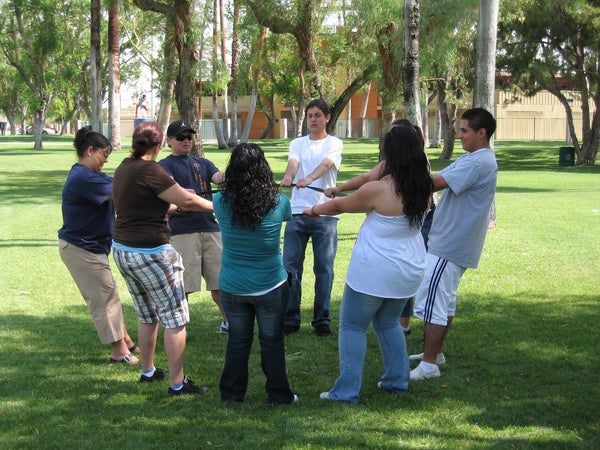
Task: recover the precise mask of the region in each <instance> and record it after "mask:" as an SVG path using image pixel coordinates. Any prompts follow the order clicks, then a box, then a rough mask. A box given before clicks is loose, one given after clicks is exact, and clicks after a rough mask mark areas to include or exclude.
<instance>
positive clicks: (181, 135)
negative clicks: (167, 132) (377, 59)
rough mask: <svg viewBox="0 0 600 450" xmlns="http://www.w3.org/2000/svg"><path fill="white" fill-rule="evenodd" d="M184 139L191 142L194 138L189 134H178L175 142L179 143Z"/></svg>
mask: <svg viewBox="0 0 600 450" xmlns="http://www.w3.org/2000/svg"><path fill="white" fill-rule="evenodd" d="M186 139H187V140H188V141H191V140H193V139H194V137H193V136H192V135H191V134H180V135H179V136H175V140H176V141H179V142H182V141H185V140H186Z"/></svg>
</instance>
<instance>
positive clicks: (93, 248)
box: [58, 128, 139, 364]
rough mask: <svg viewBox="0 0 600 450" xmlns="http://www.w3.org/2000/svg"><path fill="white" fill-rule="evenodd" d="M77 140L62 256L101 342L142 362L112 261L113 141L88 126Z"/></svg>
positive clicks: (114, 356) (65, 197)
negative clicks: (106, 168) (109, 166)
mask: <svg viewBox="0 0 600 450" xmlns="http://www.w3.org/2000/svg"><path fill="white" fill-rule="evenodd" d="M73 145H74V146H75V149H76V150H77V157H78V161H77V163H75V164H74V165H73V167H71V171H70V172H69V176H68V177H67V181H66V182H65V185H64V187H63V192H62V215H63V226H62V228H61V229H60V230H58V238H59V241H58V244H59V251H60V257H61V259H62V260H63V262H64V263H65V265H66V266H67V268H68V269H69V272H70V273H71V276H72V277H73V280H75V283H76V284H77V287H78V288H79V291H80V292H81V295H83V298H84V299H85V302H86V303H87V307H88V310H89V312H90V316H91V317H92V320H93V321H94V326H95V327H96V331H97V332H98V337H99V338H100V342H101V343H102V344H110V345H111V346H112V353H111V355H110V361H111V362H121V363H127V364H137V363H138V362H139V359H138V358H137V357H136V356H134V355H133V353H135V352H138V353H139V349H138V348H137V346H136V345H135V344H134V343H133V341H132V340H131V338H130V337H129V334H128V333H127V330H126V328H125V322H124V320H123V311H122V308H121V300H120V297H119V290H118V289H117V283H116V282H115V279H114V277H113V274H112V272H111V270H110V265H109V261H108V255H109V253H110V248H111V243H112V236H113V229H114V223H115V207H114V204H113V201H112V186H113V180H112V178H111V177H109V176H108V175H106V174H105V173H104V172H102V171H101V170H102V166H103V165H104V163H105V162H106V160H107V159H108V155H110V151H111V146H110V141H109V140H108V139H106V137H104V136H103V135H101V134H100V133H96V132H93V131H91V130H90V129H89V128H82V129H80V130H79V131H77V134H76V135H75V141H74V143H73Z"/></svg>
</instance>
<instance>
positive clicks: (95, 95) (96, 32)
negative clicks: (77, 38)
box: [90, 0, 104, 133]
mask: <svg viewBox="0 0 600 450" xmlns="http://www.w3.org/2000/svg"><path fill="white" fill-rule="evenodd" d="M90 22H91V38H90V44H91V50H90V60H91V64H90V68H91V80H92V117H91V118H90V121H91V122H92V130H93V131H96V132H98V133H102V132H103V131H104V130H103V129H102V128H103V126H102V70H101V67H102V59H101V53H100V48H101V47H100V0H91V19H90Z"/></svg>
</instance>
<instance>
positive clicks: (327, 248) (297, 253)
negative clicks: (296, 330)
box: [282, 216, 338, 327]
mask: <svg viewBox="0 0 600 450" xmlns="http://www.w3.org/2000/svg"><path fill="white" fill-rule="evenodd" d="M337 221H338V219H336V218H335V217H327V216H321V217H317V218H314V217H306V216H293V217H292V220H290V221H289V222H288V223H287V225H286V227H285V234H284V239H283V265H284V266H285V270H286V271H287V273H288V283H287V285H286V287H285V288H284V291H283V294H282V295H283V297H284V298H285V299H286V301H287V310H286V314H285V324H286V325H291V326H294V327H299V326H300V322H301V320H302V316H301V314H300V302H301V300H302V272H303V267H304V256H305V253H306V245H307V244H308V239H309V238H310V239H312V247H313V254H314V264H313V266H314V269H313V271H314V273H315V302H314V314H313V320H312V322H311V324H312V326H313V327H316V326H318V325H322V324H326V325H330V324H331V318H330V317H329V304H330V302H331V288H332V286H333V263H334V260H335V253H336V252H337Z"/></svg>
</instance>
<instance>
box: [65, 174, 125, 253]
mask: <svg viewBox="0 0 600 450" xmlns="http://www.w3.org/2000/svg"><path fill="white" fill-rule="evenodd" d="M112 181H113V180H112V178H111V177H109V176H108V175H106V174H105V173H104V172H92V171H91V170H90V169H88V168H87V167H85V166H82V165H81V164H74V165H73V167H71V171H70V172H69V176H68V177H67V181H66V182H65V186H64V187H63V192H62V215H63V226H62V228H61V229H60V230H58V237H59V238H60V239H63V240H65V241H67V242H70V243H71V244H73V245H76V246H78V247H81V248H83V249H85V250H88V251H90V252H92V253H104V254H106V255H108V254H109V253H110V248H111V245H112V235H113V231H114V226H115V205H114V204H113V202H112V201H107V200H108V198H109V197H110V196H111V195H112Z"/></svg>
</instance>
